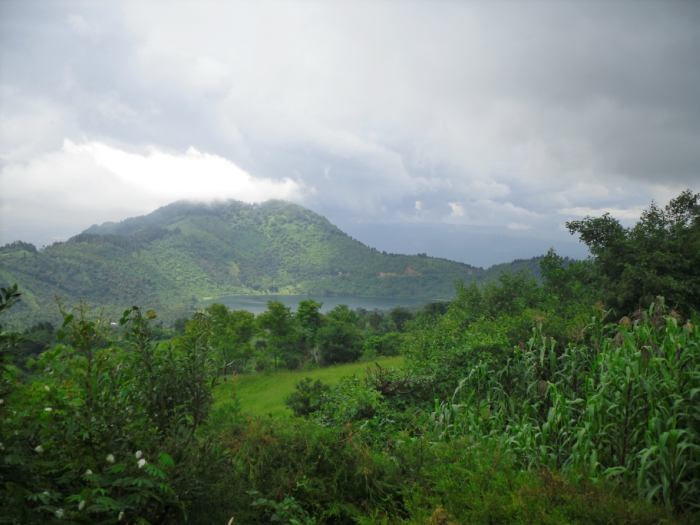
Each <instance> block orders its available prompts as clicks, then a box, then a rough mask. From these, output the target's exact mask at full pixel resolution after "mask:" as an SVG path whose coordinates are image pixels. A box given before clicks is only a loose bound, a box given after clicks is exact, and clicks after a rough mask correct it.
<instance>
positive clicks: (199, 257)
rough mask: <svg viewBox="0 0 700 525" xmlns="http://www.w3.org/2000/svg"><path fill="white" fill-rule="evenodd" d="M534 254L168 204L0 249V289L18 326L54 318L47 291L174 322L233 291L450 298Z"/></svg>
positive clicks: (268, 212)
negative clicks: (367, 238) (440, 252)
mask: <svg viewBox="0 0 700 525" xmlns="http://www.w3.org/2000/svg"><path fill="white" fill-rule="evenodd" d="M538 261H539V258H534V259H530V260H521V261H514V262H512V263H508V264H504V265H497V266H495V267H492V268H489V269H488V270H484V269H482V268H477V267H474V266H470V265H468V264H464V263H458V262H454V261H448V260H446V259H439V258H434V257H428V256H427V255H425V254H419V255H397V254H387V253H382V252H379V251H377V250H376V249H374V248H370V247H368V246H365V245H364V244H362V243H361V242H359V241H357V240H354V239H352V238H351V237H350V236H348V235H347V234H345V233H343V232H342V231H340V230H339V229H338V228H336V227H335V226H333V225H332V224H331V223H330V222H329V221H328V220H327V219H325V218H324V217H322V216H320V215H318V214H316V213H314V212H312V211H310V210H308V209H306V208H303V207H301V206H298V205H296V204H292V203H289V202H283V201H268V202H266V203H264V204H252V205H251V204H245V203H242V202H238V201H227V202H221V203H216V204H212V205H208V204H194V203H189V202H176V203H174V204H170V205H168V206H164V207H162V208H159V209H158V210H156V211H154V212H153V213H151V214H149V215H145V216H141V217H134V218H130V219H126V220H124V221H121V222H119V223H105V224H102V225H99V226H98V225H95V226H92V227H90V228H88V229H87V230H85V231H84V232H83V233H81V234H79V235H76V236H75V237H72V238H71V239H69V240H68V241H66V242H60V243H54V244H53V245H51V246H49V247H47V248H45V249H43V250H41V251H38V250H36V248H35V247H34V246H33V245H31V244H28V243H22V242H15V243H12V244H8V245H5V246H3V247H1V248H0V283H2V285H3V286H5V285H7V284H12V283H15V282H17V283H19V285H20V289H21V291H22V292H23V294H24V296H23V306H19V305H18V307H16V308H13V309H12V313H13V319H12V320H13V321H14V322H15V323H18V322H21V324H22V325H25V324H27V323H30V322H34V321H35V320H43V319H50V318H55V317H57V308H56V304H55V299H54V296H58V297H60V298H61V300H62V301H64V302H65V303H67V304H74V303H75V302H77V301H78V300H79V299H80V298H84V299H85V300H86V301H87V302H88V303H89V304H91V305H94V306H98V307H104V308H105V309H106V312H107V313H108V314H109V315H110V316H115V315H116V314H117V313H118V312H119V311H121V310H122V309H124V308H128V307H130V306H132V305H134V304H137V305H141V306H146V307H149V308H154V309H156V310H157V311H158V312H159V313H162V314H164V315H163V316H161V317H165V318H172V317H173V316H175V315H182V314H184V313H187V312H189V311H191V310H192V308H193V307H194V305H196V303H197V301H198V300H202V299H210V298H213V297H220V296H224V295H236V294H268V293H274V294H324V295H333V294H351V295H353V294H354V295H361V296H375V297H378V296H386V297H420V298H425V299H449V298H451V297H452V295H453V292H454V282H455V280H457V279H462V280H463V281H464V282H465V283H470V282H473V281H484V280H488V279H491V278H493V277H496V276H497V275H498V273H499V272H500V271H503V270H511V271H519V270H523V269H527V270H530V271H532V272H533V273H535V274H536V275H537V274H538V273H539V266H538Z"/></svg>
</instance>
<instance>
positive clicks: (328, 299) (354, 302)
mask: <svg viewBox="0 0 700 525" xmlns="http://www.w3.org/2000/svg"><path fill="white" fill-rule="evenodd" d="M306 299H313V300H314V301H317V302H319V303H323V307H322V308H321V312H322V313H325V312H327V311H329V310H332V309H333V308H335V307H336V306H338V305H339V304H347V305H348V307H349V308H350V310H355V309H356V308H364V309H365V310H369V311H372V310H374V309H375V308H376V309H378V310H391V309H392V308H394V307H396V306H415V305H423V304H425V303H428V302H430V299H420V298H411V297H357V296H354V295H229V296H226V297H218V298H216V299H211V300H208V301H199V304H198V306H199V307H205V306H207V305H210V304H212V303H223V304H225V305H226V306H227V307H228V308H229V309H231V310H248V311H249V312H253V313H254V314H255V315H257V314H260V313H263V312H264V311H266V310H267V302H268V301H279V302H281V303H282V304H284V305H285V306H290V307H291V308H292V311H296V309H297V306H298V305H299V301H303V300H306Z"/></svg>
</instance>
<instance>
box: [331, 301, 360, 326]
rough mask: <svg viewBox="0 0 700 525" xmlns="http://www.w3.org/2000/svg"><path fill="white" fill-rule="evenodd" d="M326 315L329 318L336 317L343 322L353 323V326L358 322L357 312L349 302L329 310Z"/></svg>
mask: <svg viewBox="0 0 700 525" xmlns="http://www.w3.org/2000/svg"><path fill="white" fill-rule="evenodd" d="M326 317H328V318H329V319H335V320H336V321H339V322H341V323H346V324H351V325H353V326H355V325H356V324H357V314H356V313H355V312H353V311H352V310H350V308H349V307H348V305H347V304H339V305H338V306H336V307H335V308H333V309H332V310H331V311H330V312H328V313H327V314H326Z"/></svg>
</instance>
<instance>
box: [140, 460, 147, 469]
mask: <svg viewBox="0 0 700 525" xmlns="http://www.w3.org/2000/svg"><path fill="white" fill-rule="evenodd" d="M145 464H146V460H145V459H139V468H143V466H144V465H145Z"/></svg>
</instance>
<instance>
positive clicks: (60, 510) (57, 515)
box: [54, 509, 65, 520]
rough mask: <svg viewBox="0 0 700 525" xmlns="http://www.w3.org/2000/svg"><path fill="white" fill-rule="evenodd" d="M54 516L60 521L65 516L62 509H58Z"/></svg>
mask: <svg viewBox="0 0 700 525" xmlns="http://www.w3.org/2000/svg"><path fill="white" fill-rule="evenodd" d="M54 514H56V517H57V518H58V519H59V520H60V519H61V518H62V517H63V514H65V511H64V510H63V509H58V510H57V511H56V512H55V513H54Z"/></svg>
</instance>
